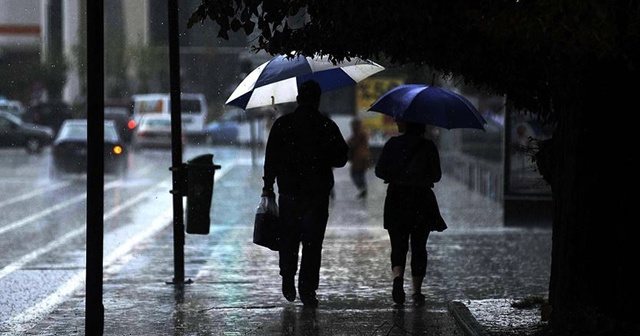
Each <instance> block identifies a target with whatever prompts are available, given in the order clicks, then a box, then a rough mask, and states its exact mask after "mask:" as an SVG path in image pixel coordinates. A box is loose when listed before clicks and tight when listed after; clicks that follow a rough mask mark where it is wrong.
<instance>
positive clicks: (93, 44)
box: [85, 0, 104, 335]
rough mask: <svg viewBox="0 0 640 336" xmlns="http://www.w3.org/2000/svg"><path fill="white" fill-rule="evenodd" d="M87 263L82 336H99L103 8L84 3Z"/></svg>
mask: <svg viewBox="0 0 640 336" xmlns="http://www.w3.org/2000/svg"><path fill="white" fill-rule="evenodd" d="M86 4H87V37H88V38H87V125H88V126H87V136H88V141H87V146H88V149H87V210H86V211H87V224H86V225H87V252H86V253H87V261H86V267H87V269H86V280H87V282H86V286H87V289H86V291H87V297H86V303H85V304H86V308H85V310H86V315H85V335H102V333H103V331H104V330H103V329H104V306H103V305H102V272H103V271H102V267H103V260H102V258H103V243H104V241H103V239H104V217H103V216H104V154H103V153H104V7H103V0H87V1H86Z"/></svg>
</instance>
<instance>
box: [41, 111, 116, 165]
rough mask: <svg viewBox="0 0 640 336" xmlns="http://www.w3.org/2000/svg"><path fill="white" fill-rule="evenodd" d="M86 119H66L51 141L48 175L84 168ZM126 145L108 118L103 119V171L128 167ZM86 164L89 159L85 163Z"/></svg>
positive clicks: (85, 159) (86, 143)
mask: <svg viewBox="0 0 640 336" xmlns="http://www.w3.org/2000/svg"><path fill="white" fill-rule="evenodd" d="M87 147H88V141H87V120H86V119H67V120H65V121H64V122H63V123H62V126H61V127H60V131H59V132H58V135H57V136H56V138H55V140H54V141H53V145H52V150H51V160H52V164H51V176H54V177H55V176H58V175H59V174H60V173H84V172H86V171H87ZM127 157H128V148H127V146H126V144H125V143H124V141H122V139H121V138H120V135H119V134H118V131H117V130H116V125H115V123H114V122H113V121H112V120H105V122H104V172H105V174H115V175H124V174H126V172H127V170H128V158H127ZM89 164H90V163H89Z"/></svg>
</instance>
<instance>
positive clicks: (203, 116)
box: [132, 93, 209, 138]
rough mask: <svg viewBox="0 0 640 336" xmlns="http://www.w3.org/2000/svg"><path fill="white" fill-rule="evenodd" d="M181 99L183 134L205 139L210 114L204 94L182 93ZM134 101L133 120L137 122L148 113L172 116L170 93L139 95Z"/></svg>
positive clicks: (135, 96)
mask: <svg viewBox="0 0 640 336" xmlns="http://www.w3.org/2000/svg"><path fill="white" fill-rule="evenodd" d="M180 98H181V100H180V109H181V117H182V127H183V129H182V132H183V133H184V135H185V136H187V137H189V138H200V137H204V135H205V124H206V122H207V117H208V114H209V112H208V108H207V100H206V98H205V96H204V94H202V93H182V94H181V96H180ZM132 99H133V118H134V120H135V121H136V122H137V121H139V120H140V118H141V117H142V115H144V114H148V113H160V114H166V115H171V95H170V94H168V93H147V94H137V95H133V96H132Z"/></svg>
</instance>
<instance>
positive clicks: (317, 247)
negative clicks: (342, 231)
mask: <svg viewBox="0 0 640 336" xmlns="http://www.w3.org/2000/svg"><path fill="white" fill-rule="evenodd" d="M304 202H305V208H306V210H305V212H304V214H303V215H302V221H301V228H302V237H301V238H302V260H301V262H300V275H299V277H298V293H299V294H300V299H301V300H302V303H304V304H305V305H307V306H312V307H315V306H317V304H318V300H317V299H316V290H317V289H318V285H319V282H320V264H321V261H322V243H323V241H324V234H325V230H326V228H327V220H328V219H329V195H318V196H311V197H308V198H306V199H305V201H304Z"/></svg>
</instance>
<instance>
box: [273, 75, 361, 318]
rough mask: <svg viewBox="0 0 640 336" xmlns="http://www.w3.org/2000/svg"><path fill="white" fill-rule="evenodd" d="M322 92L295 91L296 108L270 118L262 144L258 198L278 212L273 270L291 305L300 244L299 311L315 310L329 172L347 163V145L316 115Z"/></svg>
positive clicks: (315, 87)
mask: <svg viewBox="0 0 640 336" xmlns="http://www.w3.org/2000/svg"><path fill="white" fill-rule="evenodd" d="M321 94H322V90H321V88H320V85H319V84H318V83H317V82H315V81H312V80H310V81H306V82H304V83H302V84H301V85H300V87H299V89H298V97H297V102H298V107H297V108H296V109H295V111H293V112H292V113H290V114H286V115H283V116H281V117H279V118H278V119H276V121H275V122H274V124H273V126H272V128H271V131H270V132H269V138H268V140H267V147H266V150H265V160H264V176H263V177H262V179H263V181H264V187H263V189H262V196H272V195H274V189H273V185H274V183H276V182H277V186H278V194H279V197H278V203H279V207H280V225H281V228H282V231H281V232H282V236H281V238H280V249H279V257H280V260H279V266H280V276H282V294H283V295H284V297H285V298H286V299H287V300H288V301H291V302H293V301H295V299H296V287H295V275H296V272H297V270H298V252H299V249H300V245H301V244H302V257H301V261H300V273H299V274H298V294H299V295H300V300H302V303H303V304H304V305H305V307H311V308H315V307H317V306H318V300H317V299H316V290H317V289H318V283H319V279H320V263H321V259H322V243H323V240H324V234H325V229H326V227H327V220H328V219H329V197H330V193H331V190H332V189H333V184H334V178H333V170H332V169H333V168H334V167H336V168H338V167H344V166H345V165H346V163H347V152H348V149H349V147H348V145H347V143H346V141H345V140H344V137H343V136H342V133H341V132H340V129H339V128H338V126H337V125H336V123H335V122H334V121H333V120H331V119H329V118H328V117H326V116H324V115H323V114H321V113H320V111H319V110H318V108H319V106H320V95H321Z"/></svg>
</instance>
